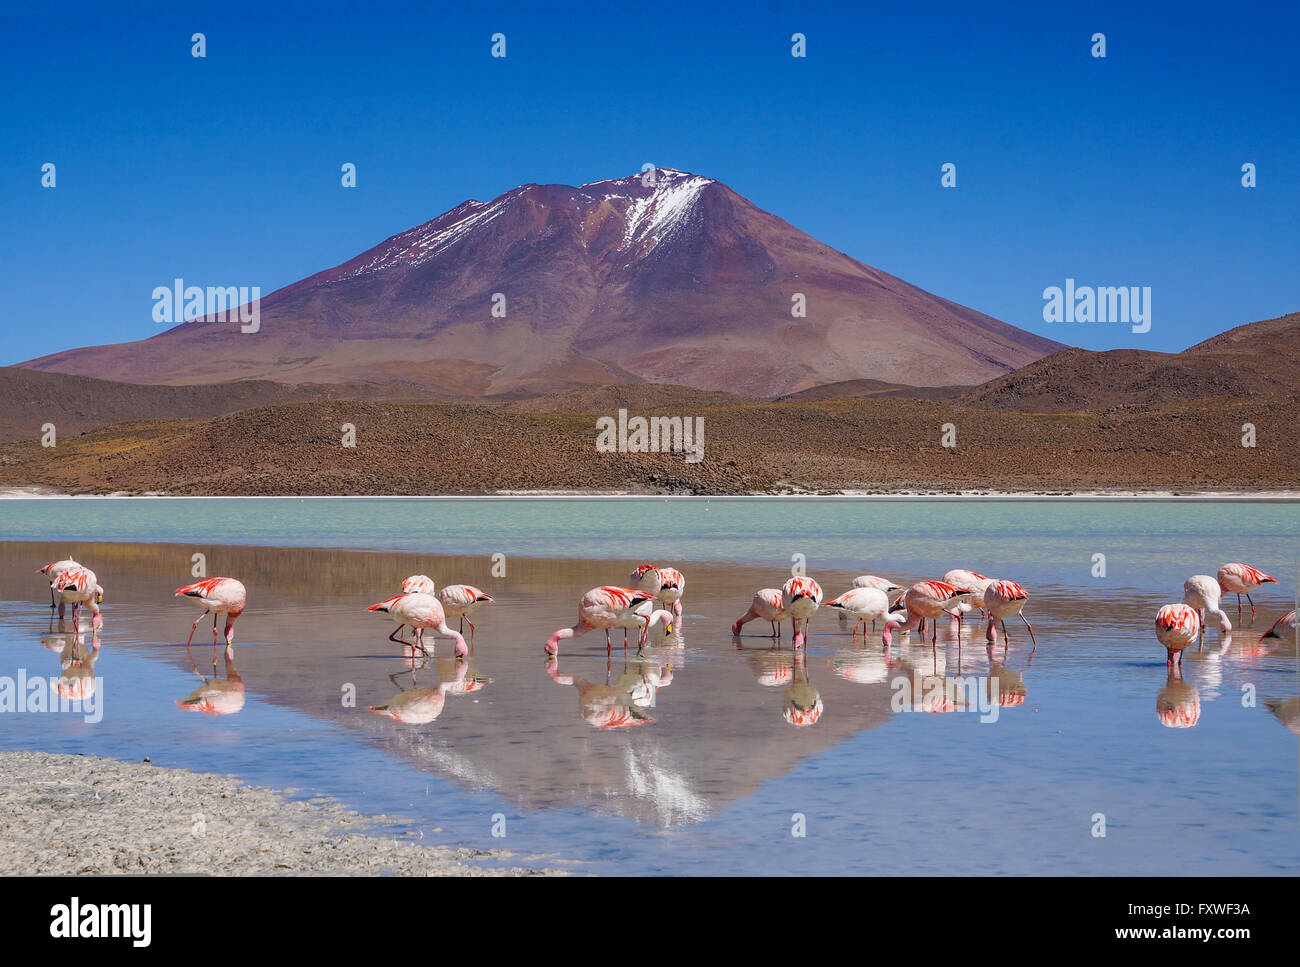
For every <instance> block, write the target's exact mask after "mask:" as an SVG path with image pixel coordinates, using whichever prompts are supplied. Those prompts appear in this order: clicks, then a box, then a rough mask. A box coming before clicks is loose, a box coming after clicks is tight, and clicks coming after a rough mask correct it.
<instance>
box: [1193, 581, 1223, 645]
mask: <svg viewBox="0 0 1300 967" xmlns="http://www.w3.org/2000/svg"><path fill="white" fill-rule="evenodd" d="M1219 592H1220V588H1219V582H1218V580H1216V579H1215V578H1212V577H1210V576H1209V575H1208V574H1193V575H1192V576H1191V577H1189V578H1188V579H1187V580H1186V581H1184V582H1183V604H1186V605H1190V606H1191V607H1193V608H1197V609H1199V610H1200V621H1201V637H1205V615H1206V612H1209V613H1210V614H1213V615H1218V617H1219V631H1220V633H1227V632H1229V631H1231V630H1232V622H1231V621H1229V620H1228V616H1227V615H1226V614H1224V613H1223V612H1222V611H1221V610H1220V609H1219Z"/></svg>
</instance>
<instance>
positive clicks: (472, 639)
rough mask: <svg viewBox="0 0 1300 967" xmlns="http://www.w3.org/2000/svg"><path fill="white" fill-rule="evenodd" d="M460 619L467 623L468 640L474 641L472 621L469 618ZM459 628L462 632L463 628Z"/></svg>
mask: <svg viewBox="0 0 1300 967" xmlns="http://www.w3.org/2000/svg"><path fill="white" fill-rule="evenodd" d="M462 620H463V621H464V622H465V624H467V625H469V640H470V642H471V643H472V642H473V641H474V622H472V621H470V620H469V618H463V619H462ZM461 630H462V632H463V631H464V628H462V629H461Z"/></svg>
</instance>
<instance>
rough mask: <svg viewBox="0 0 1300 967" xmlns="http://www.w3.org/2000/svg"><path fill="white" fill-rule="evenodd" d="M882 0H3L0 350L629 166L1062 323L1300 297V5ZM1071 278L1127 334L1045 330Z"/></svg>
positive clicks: (1061, 334)
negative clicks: (1146, 300)
mask: <svg viewBox="0 0 1300 967" xmlns="http://www.w3.org/2000/svg"><path fill="white" fill-rule="evenodd" d="M178 6H184V7H189V8H190V10H191V11H192V12H180V11H178V9H177V7H178ZM899 6H900V5H897V4H890V5H887V6H882V7H880V8H873V7H872V6H871V5H862V4H858V3H845V4H843V5H829V4H827V5H816V4H807V3H798V4H797V3H790V4H786V5H782V6H765V5H763V4H761V3H743V4H734V5H733V4H728V5H712V6H710V7H708V8H700V7H696V6H695V5H693V4H685V3H681V4H675V3H665V2H658V0H656V2H653V3H625V4H608V3H604V4H598V5H597V4H593V5H590V6H578V5H565V4H562V3H536V2H533V3H527V4H518V5H492V4H484V5H478V4H457V5H452V4H437V3H419V4H414V3H413V4H385V3H378V4H368V3H349V4H346V5H343V4H338V5H336V4H332V3H328V2H326V3H316V2H313V3H273V2H262V3H258V4H255V5H247V6H245V5H241V4H219V5H218V4H209V5H202V6H191V5H185V4H179V5H178V4H170V3H154V4H144V3H133V2H126V3H122V4H96V5H94V6H93V7H92V6H88V5H65V4H57V3H55V4H52V5H23V7H22V9H15V5H12V4H11V5H8V6H7V8H6V9H5V11H4V12H3V13H0V45H2V46H0V54H2V56H0V73H2V75H3V89H4V90H5V92H6V93H5V108H4V110H3V112H0V148H2V150H0V211H3V213H4V217H3V228H4V231H3V234H2V235H0V284H2V285H3V291H4V293H5V297H6V303H7V306H6V308H7V312H6V318H5V321H4V323H3V325H4V333H5V337H6V338H5V340H4V350H3V355H2V356H0V362H3V363H12V362H17V361H20V360H23V359H28V358H31V357H33V356H36V355H40V354H43V353H47V352H53V351H55V350H58V349H62V348H67V347H71V346H79V345H87V344H91V343H97V342H115V341H120V340H126V339H137V338H142V337H145V336H149V335H153V334H154V333H156V332H157V331H158V330H159V327H158V324H157V323H155V322H153V320H152V318H151V315H150V313H151V310H152V307H153V303H152V301H151V297H150V293H151V292H152V290H153V288H154V286H157V285H167V284H169V283H170V281H171V280H172V279H173V278H175V277H177V276H179V277H182V278H184V279H186V280H187V281H188V282H191V283H195V284H201V285H207V284H222V285H229V284H246V285H261V286H262V290H263V293H264V294H265V293H269V292H270V291H272V290H273V289H275V288H278V287H280V286H282V285H286V284H288V283H291V282H294V281H296V280H297V279H300V278H302V277H303V276H306V275H308V274H310V273H312V272H316V271H318V270H320V269H323V268H326V267H329V266H332V265H335V264H337V263H339V262H342V261H345V260H346V259H348V258H350V257H352V256H353V255H355V254H357V253H358V252H360V251H362V250H364V249H366V248H368V247H369V246H371V245H373V244H375V243H377V242H379V241H381V240H382V239H384V238H385V237H387V236H389V235H391V234H394V233H396V232H399V231H402V230H404V229H406V228H409V227H411V226H413V225H416V224H419V223H420V222H423V221H426V220H428V219H429V218H432V217H434V216H435V215H437V214H439V213H441V212H442V211H444V210H446V209H448V208H451V207H452V206H454V205H456V204H458V203H459V202H460V201H462V200H464V199H465V198H471V197H472V198H479V199H487V198H491V197H494V196H495V195H497V194H499V193H501V192H502V191H505V190H508V189H510V188H512V187H514V186H516V185H518V184H522V183H525V182H530V181H535V182H543V183H545V182H562V183H568V184H579V183H582V182H586V181H594V180H598V179H601V178H608V177H616V176H620V175H625V174H630V173H632V172H634V171H636V170H638V169H639V168H640V166H641V164H642V163H643V162H647V161H649V162H653V163H655V164H658V165H665V166H672V167H676V168H682V169H685V170H688V171H693V172H696V173H699V174H704V175H708V176H710V177H714V178H717V179H719V180H721V181H724V182H726V183H727V184H728V185H730V186H731V187H732V188H734V189H735V190H736V191H738V192H740V193H741V194H743V195H746V196H747V197H749V198H750V199H752V200H753V201H754V202H755V203H757V204H758V205H759V206H761V207H763V208H766V209H768V210H769V211H771V212H774V213H775V214H777V215H780V216H781V217H783V218H785V219H787V220H788V221H790V222H791V223H793V224H794V225H796V226H797V227H799V228H801V229H803V230H804V231H806V232H808V233H810V234H811V235H813V236H815V237H817V238H819V239H821V240H822V241H824V242H826V243H828V244H830V245H832V246H834V247H836V248H838V249H840V250H842V251H844V252H847V253H848V254H850V255H852V256H854V257H856V258H859V259H861V260H863V261H865V262H867V263H869V264H872V265H875V266H877V267H879V268H881V269H883V270H885V271H887V272H891V273H893V274H895V275H898V276H900V277H902V278H904V279H906V280H908V281H910V282H913V283H916V284H917V285H920V286H922V287H924V288H926V289H928V290H930V291H932V292H935V293H937V294H939V295H942V296H944V297H947V298H949V299H953V300H955V301H957V302H960V303H964V304H966V305H969V306H972V307H974V308H976V309H979V310H981V311H984V312H987V313H989V314H991V315H993V316H996V317H998V318H1000V319H1003V320H1005V321H1007V322H1009V323H1012V324H1014V325H1018V326H1022V327H1025V328H1027V329H1031V330H1033V331H1035V332H1040V333H1043V334H1044V335H1048V336H1051V337H1053V338H1056V339H1059V340H1061V341H1062V342H1068V343H1071V344H1074V345H1082V346H1087V347H1089V348H1114V347H1121V346H1130V347H1136V348H1151V349H1163V350H1177V349H1181V348H1183V347H1185V346H1187V345H1190V344H1191V343H1193V342H1196V341H1198V340H1200V339H1203V338H1205V337H1207V336H1209V335H1211V334H1213V333H1215V332H1218V331H1221V330H1222V329H1225V328H1227V327H1229V326H1232V325H1236V324H1238V323H1242V322H1249V321H1254V320H1256V319H1261V318H1268V317H1271V316H1276V315H1280V314H1282V313H1285V312H1288V311H1294V310H1297V309H1300V272H1298V271H1297V266H1300V218H1298V217H1297V213H1300V112H1298V110H1297V103H1300V96H1298V92H1300V69H1298V68H1297V63H1298V59H1297V55H1296V37H1297V28H1298V27H1300V14H1297V12H1296V8H1295V7H1294V6H1293V5H1283V4H1273V3H1269V4H1255V3H1249V2H1247V3H1233V4H1226V5H1225V4H1208V3H1202V4H1198V3H1191V4H1181V5H1170V4H1161V5H1158V6H1159V8H1160V9H1158V10H1156V11H1153V12H1151V13H1135V12H1132V11H1130V10H1129V9H1128V7H1129V4H1123V3H1119V4H1114V5H1103V4H1086V3H1084V4H1060V3H1026V4H1005V5H1002V4H987V3H979V4H976V3H964V4H961V5H945V4H943V3H926V4H916V5H911V6H912V9H910V10H899V9H898V7H899ZM1152 6H1157V5H1152ZM470 7H473V8H475V9H473V10H468V9H467V8H470ZM195 31H202V32H204V33H205V34H206V36H207V48H208V49H207V57H206V59H202V60H199V59H195V58H193V57H191V56H190V36H191V34H193V33H194V32H195ZM497 31H501V32H504V33H505V34H506V37H507V54H508V56H507V57H506V58H505V59H504V60H496V59H492V58H491V57H490V56H489V48H490V37H491V35H492V34H493V33H494V32H497ZM795 31H800V32H803V33H804V34H806V35H807V38H808V57H807V58H806V59H803V60H797V59H795V58H792V57H791V56H790V36H791V34H792V33H794V32H795ZM1096 31H1101V32H1104V33H1105V34H1106V38H1107V54H1108V56H1107V57H1106V59H1104V60H1099V59H1094V58H1092V57H1091V56H1090V53H1089V48H1090V37H1091V35H1092V34H1093V33H1094V32H1096ZM47 161H48V162H53V163H55V164H56V165H57V177H58V186H57V187H56V188H55V189H53V190H50V189H43V188H42V187H41V186H40V175H41V171H40V169H41V165H42V164H43V163H45V162H47ZM949 161H950V162H953V163H955V164H956V165H957V176H958V187H957V189H955V190H945V189H942V188H941V187H940V186H939V174H940V171H939V169H940V165H941V164H943V163H944V162H949ZM344 162H353V163H355V164H356V165H357V167H358V180H359V187H358V188H357V189H356V190H345V189H343V188H342V187H340V184H339V177H340V174H339V167H340V165H342V164H343V163H344ZM1245 162H1253V163H1254V164H1255V165H1256V166H1257V170H1258V187H1256V188H1254V189H1250V190H1248V189H1244V188H1242V187H1241V184H1240V179H1241V172H1240V169H1241V165H1242V164H1243V163H1245ZM1067 277H1073V278H1075V279H1076V280H1078V281H1079V282H1080V283H1081V284H1087V283H1091V284H1098V285H1123V284H1132V285H1150V286H1152V288H1153V294H1152V301H1153V310H1154V313H1153V315H1154V323H1153V326H1152V329H1151V331H1150V332H1149V333H1148V334H1146V335H1145V336H1142V335H1134V334H1132V333H1130V332H1129V330H1128V328H1127V327H1118V326H1105V325H1091V326H1089V325H1068V326H1067V325H1063V324H1057V325H1048V324H1046V323H1044V322H1043V321H1042V315H1041V313H1042V305H1043V300H1042V290H1043V288H1044V287H1045V286H1049V285H1060V284H1062V283H1063V282H1064V280H1065V278H1067Z"/></svg>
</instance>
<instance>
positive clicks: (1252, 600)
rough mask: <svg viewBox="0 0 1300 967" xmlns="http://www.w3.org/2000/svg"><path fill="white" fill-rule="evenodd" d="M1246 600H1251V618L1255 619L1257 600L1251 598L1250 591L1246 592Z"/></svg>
mask: <svg viewBox="0 0 1300 967" xmlns="http://www.w3.org/2000/svg"><path fill="white" fill-rule="evenodd" d="M1246 600H1247V601H1249V602H1250V620H1251V621H1254V620H1255V601H1254V599H1252V598H1251V596H1250V592H1249V591H1247V592H1246Z"/></svg>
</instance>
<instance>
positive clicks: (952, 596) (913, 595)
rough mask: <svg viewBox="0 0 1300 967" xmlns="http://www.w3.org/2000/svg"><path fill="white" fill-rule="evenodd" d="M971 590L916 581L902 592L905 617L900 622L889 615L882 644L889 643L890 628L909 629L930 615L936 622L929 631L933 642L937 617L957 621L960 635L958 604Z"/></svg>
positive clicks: (942, 582)
mask: <svg viewBox="0 0 1300 967" xmlns="http://www.w3.org/2000/svg"><path fill="white" fill-rule="evenodd" d="M970 593H971V591H970V589H969V588H958V587H954V586H953V585H951V584H948V583H947V582H946V581H918V582H916V583H915V584H913V585H912V586H911V587H910V588H908V589H907V591H905V592H904V593H903V596H902V598H901V599H899V601H900V603H901V604H902V605H903V607H904V609H905V610H906V612H907V619H906V620H905V621H900V620H899V619H898V618H897V617H891V618H890V619H889V621H888V622H887V623H886V624H885V633H884V643H885V644H886V645H888V644H890V643H891V641H892V634H891V633H892V632H893V631H911V630H912V629H913V628H915V627H917V626H919V625H920V623H921V622H922V621H923V620H924V619H926V618H929V619H931V620H932V621H935V624H934V628H933V629H932V631H931V634H930V643H931V644H932V645H933V644H934V642H935V641H936V640H937V636H938V628H939V625H938V621H937V620H936V619H938V618H939V617H941V616H942V615H945V614H946V615H948V616H949V617H950V618H955V619H956V620H957V635H958V639H959V640H960V637H961V611H960V610H958V608H957V606H958V605H959V604H960V603H961V602H962V600H964V599H965V598H966V597H967V596H969V595H970Z"/></svg>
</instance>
